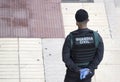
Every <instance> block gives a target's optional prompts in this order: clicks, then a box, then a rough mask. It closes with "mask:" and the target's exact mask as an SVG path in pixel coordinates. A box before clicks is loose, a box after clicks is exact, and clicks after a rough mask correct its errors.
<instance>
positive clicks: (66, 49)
mask: <svg viewBox="0 0 120 82" xmlns="http://www.w3.org/2000/svg"><path fill="white" fill-rule="evenodd" d="M89 30H90V29H87V28H86V29H78V30H75V31H73V32H76V31H79V32H85V31H89ZM99 38H100V42H99V45H98V49H97V53H96V55H95V57H94V59H93V61H92V62H91V63H90V64H89V65H88V68H89V69H91V71H93V70H94V69H97V66H98V65H99V64H100V62H101V60H102V59H103V53H104V44H103V40H102V38H101V36H100V35H99ZM70 52H71V38H70V35H68V36H67V37H66V39H65V42H64V45H63V50H62V59H63V61H64V63H65V65H66V67H67V68H68V69H70V70H71V71H75V72H79V70H80V67H78V66H77V65H76V64H75V63H74V62H73V60H72V59H71V58H70Z"/></svg>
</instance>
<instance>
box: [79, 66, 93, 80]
mask: <svg viewBox="0 0 120 82" xmlns="http://www.w3.org/2000/svg"><path fill="white" fill-rule="evenodd" d="M89 73H91V71H90V69H88V68H83V69H80V79H81V80H82V79H85V78H86V76H87V75H88V74H89Z"/></svg>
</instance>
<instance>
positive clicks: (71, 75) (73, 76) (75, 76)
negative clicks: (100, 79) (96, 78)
mask: <svg viewBox="0 0 120 82" xmlns="http://www.w3.org/2000/svg"><path fill="white" fill-rule="evenodd" d="M93 75H94V73H93V74H89V75H88V76H87V77H86V78H85V79H83V80H80V73H79V72H78V73H77V72H73V71H71V70H69V69H67V71H66V75H65V79H64V82H91V77H92V76H93Z"/></svg>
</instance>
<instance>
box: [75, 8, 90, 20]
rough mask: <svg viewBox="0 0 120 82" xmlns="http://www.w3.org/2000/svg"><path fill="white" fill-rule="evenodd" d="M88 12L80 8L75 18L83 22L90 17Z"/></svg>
mask: <svg viewBox="0 0 120 82" xmlns="http://www.w3.org/2000/svg"><path fill="white" fill-rule="evenodd" d="M88 17H89V16H88V12H87V11H86V10H84V9H79V10H78V11H77V12H76V14H75V19H76V21H77V22H83V21H85V20H87V19H88Z"/></svg>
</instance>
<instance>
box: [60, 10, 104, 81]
mask: <svg viewBox="0 0 120 82" xmlns="http://www.w3.org/2000/svg"><path fill="white" fill-rule="evenodd" d="M88 18H89V16H88V13H87V11H86V10H84V9H79V10H78V11H77V12H76V14H75V19H76V25H77V26H78V29H77V30H75V31H73V32H71V33H70V34H69V35H68V36H67V37H66V39H65V43H64V46H63V51H62V59H63V61H64V63H65V65H66V67H67V70H66V75H65V79H64V82H91V78H92V76H93V75H94V70H95V69H97V67H98V65H99V64H100V62H101V60H102V59H103V53H104V44H103V41H102V38H101V36H100V35H99V34H98V33H97V32H95V31H93V30H90V29H88V28H87V23H88V21H89V19H88Z"/></svg>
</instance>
